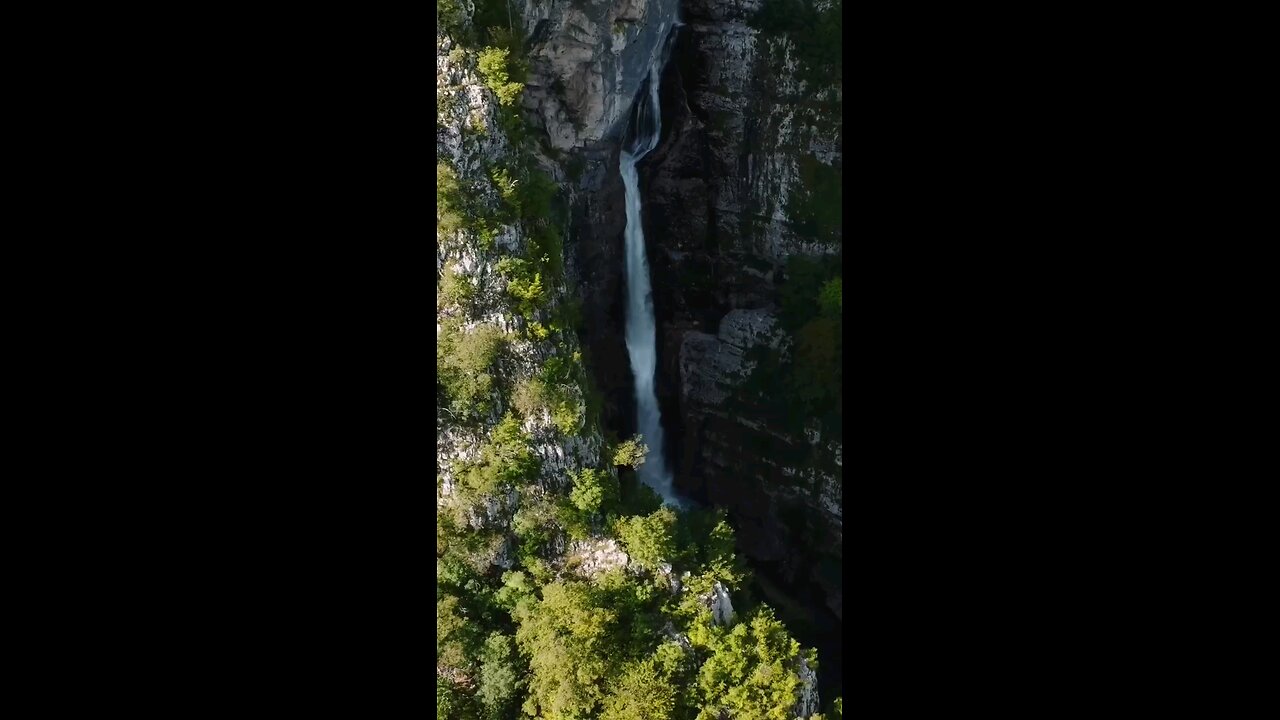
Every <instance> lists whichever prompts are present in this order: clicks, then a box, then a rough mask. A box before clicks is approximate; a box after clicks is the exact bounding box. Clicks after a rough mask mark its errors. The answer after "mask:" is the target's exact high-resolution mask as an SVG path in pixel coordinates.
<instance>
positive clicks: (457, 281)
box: [436, 265, 476, 311]
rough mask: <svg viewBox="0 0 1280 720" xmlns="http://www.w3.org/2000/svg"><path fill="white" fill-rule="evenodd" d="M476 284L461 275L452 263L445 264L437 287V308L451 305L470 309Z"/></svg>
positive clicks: (466, 309)
mask: <svg viewBox="0 0 1280 720" xmlns="http://www.w3.org/2000/svg"><path fill="white" fill-rule="evenodd" d="M475 294H476V286H475V285H472V284H471V281H470V280H469V279H468V278H467V276H465V275H460V274H458V272H457V271H456V270H454V269H453V266H452V265H445V267H444V272H443V273H442V274H441V275H440V285H439V287H438V288H437V289H436V309H437V310H440V309H442V308H445V307H449V306H458V307H461V308H462V309H463V310H464V311H469V310H470V308H471V301H472V299H473V298H474V297H475Z"/></svg>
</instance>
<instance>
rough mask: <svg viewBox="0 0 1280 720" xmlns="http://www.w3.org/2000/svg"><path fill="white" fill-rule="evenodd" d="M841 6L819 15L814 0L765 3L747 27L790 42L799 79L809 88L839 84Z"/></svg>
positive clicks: (832, 7)
mask: <svg viewBox="0 0 1280 720" xmlns="http://www.w3.org/2000/svg"><path fill="white" fill-rule="evenodd" d="M842 5H843V3H842V2H841V0H835V2H834V3H833V4H832V6H831V7H830V8H828V9H826V10H822V11H819V10H818V9H817V7H816V3H815V2H814V0H765V3H764V5H763V6H761V8H760V10H758V11H757V12H756V13H755V14H754V15H753V16H751V17H750V18H749V19H748V23H749V24H750V25H751V27H753V28H755V29H757V30H759V31H761V32H762V33H764V34H766V35H785V36H786V37H788V38H790V39H791V40H792V42H793V43H794V44H795V49H796V54H797V55H798V57H799V59H800V77H801V78H802V79H803V80H805V81H807V82H808V83H810V85H817V84H823V85H825V84H829V83H831V82H833V81H834V82H835V83H839V82H840V80H841V71H842V50H843V32H844V31H843V29H842V17H843V16H842V13H841V7H842ZM810 89H812V88H810Z"/></svg>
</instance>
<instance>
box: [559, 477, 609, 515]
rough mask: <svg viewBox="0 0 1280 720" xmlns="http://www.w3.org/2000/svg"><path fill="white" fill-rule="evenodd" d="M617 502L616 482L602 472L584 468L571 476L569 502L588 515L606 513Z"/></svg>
mask: <svg viewBox="0 0 1280 720" xmlns="http://www.w3.org/2000/svg"><path fill="white" fill-rule="evenodd" d="M617 501H618V480H617V478H615V477H613V476H612V475H610V474H609V473H607V472H605V471H604V470H596V469H593V468H584V469H583V470H581V471H579V472H578V473H576V474H574V475H573V490H571V491H570V492H569V502H571V503H572V504H573V506H574V507H575V508H577V509H578V510H581V511H582V512H584V513H587V514H588V515H592V514H595V513H599V512H607V511H608V510H609V509H610V508H612V507H613V506H614V504H615V503H617Z"/></svg>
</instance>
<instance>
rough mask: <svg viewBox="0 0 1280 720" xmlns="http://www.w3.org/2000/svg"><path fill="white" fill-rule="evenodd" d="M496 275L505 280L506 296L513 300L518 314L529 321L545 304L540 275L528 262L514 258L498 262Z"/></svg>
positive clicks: (544, 291)
mask: <svg viewBox="0 0 1280 720" xmlns="http://www.w3.org/2000/svg"><path fill="white" fill-rule="evenodd" d="M498 273H499V274H501V275H502V276H503V277H504V278H506V280H507V294H508V295H510V296H511V297H512V298H514V299H515V301H516V307H517V309H518V310H519V312H520V314H521V315H522V316H523V317H524V318H525V319H527V320H531V319H532V318H533V317H534V314H535V313H536V312H537V311H538V309H539V308H541V307H542V306H543V304H544V303H545V302H546V289H545V288H544V287H543V286H542V273H540V272H537V271H535V270H534V269H533V266H532V264H530V263H529V261H528V260H524V259H521V258H516V257H504V258H502V259H501V260H499V261H498Z"/></svg>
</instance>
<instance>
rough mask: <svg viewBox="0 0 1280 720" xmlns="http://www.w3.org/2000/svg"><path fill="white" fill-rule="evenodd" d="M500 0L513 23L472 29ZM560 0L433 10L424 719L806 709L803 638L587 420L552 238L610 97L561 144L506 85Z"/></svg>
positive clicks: (521, 89)
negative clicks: (433, 513)
mask: <svg viewBox="0 0 1280 720" xmlns="http://www.w3.org/2000/svg"><path fill="white" fill-rule="evenodd" d="M509 7H510V8H513V9H514V12H513V15H514V18H513V19H515V18H520V17H522V16H523V18H524V20H525V22H526V23H529V24H531V25H532V26H533V27H532V28H530V32H529V33H527V34H522V33H520V32H514V33H513V32H511V25H510V24H506V23H504V25H507V31H506V32H503V31H502V30H501V26H500V25H493V26H488V25H486V26H483V27H477V26H476V21H475V19H476V18H482V19H483V18H499V17H501V16H502V15H505V14H506V12H507V9H508V8H509ZM592 7H598V6H592ZM620 7H621V6H620ZM628 7H630V11H632V12H634V13H637V14H639V13H640V9H643V10H644V12H645V13H652V12H654V8H656V7H657V3H653V4H641V5H640V8H639V9H638V8H637V7H636V6H634V5H633V6H628ZM522 10H523V12H521V11H522ZM575 12H577V11H576V10H574V9H572V8H569V7H568V4H558V3H548V4H532V3H530V4H528V5H526V6H524V7H523V8H522V7H519V6H516V5H512V6H507V5H505V4H488V5H482V6H481V7H475V6H472V5H470V4H469V3H465V2H464V3H460V4H451V3H442V4H440V5H439V6H438V13H439V15H440V19H441V29H440V31H439V33H438V35H437V44H436V83H437V99H438V101H439V114H438V117H437V127H436V133H437V136H436V149H437V154H438V157H439V160H438V164H437V170H436V175H437V182H438V191H437V235H436V242H437V268H436V271H437V276H436V279H437V316H436V318H437V325H436V333H437V343H438V349H437V370H438V373H439V378H440V379H439V382H438V385H437V410H436V414H437V448H436V460H437V465H438V473H437V523H438V530H437V544H436V554H437V566H436V574H437V582H438V589H437V608H436V612H437V657H436V675H437V701H438V710H437V713H438V717H440V718H445V717H449V718H464V717H490V718H504V719H505V718H511V717H518V716H519V715H520V714H521V712H522V711H523V712H524V713H526V714H528V715H532V716H537V717H545V718H563V719H566V720H567V719H568V718H586V717H600V718H612V719H614V720H621V719H623V718H635V719H639V718H653V719H661V718H671V719H675V718H695V717H697V718H699V719H700V720H719V719H720V718H724V717H740V718H746V717H768V718H791V717H800V718H804V717H810V716H812V715H813V713H814V712H815V711H816V709H817V696H816V690H815V685H816V680H815V678H816V661H815V659H814V656H813V654H812V652H811V651H802V650H801V648H800V646H799V645H798V643H796V641H795V640H793V639H792V638H791V637H790V635H789V634H788V632H787V630H786V629H785V627H783V625H782V624H780V623H779V622H778V621H777V620H775V619H774V618H773V615H772V613H771V612H770V611H769V610H768V609H767V608H764V607H755V608H752V607H749V603H745V602H739V603H738V604H739V605H740V606H741V607H740V608H739V611H740V612H738V613H735V612H734V611H733V608H732V604H733V600H732V599H731V598H732V597H734V596H735V595H736V594H738V593H739V592H740V590H741V588H742V587H743V585H744V583H745V582H746V574H745V568H744V567H743V566H742V565H741V562H740V560H739V559H738V558H737V557H736V556H735V554H734V541H733V533H732V530H731V528H730V526H729V524H728V523H727V522H726V521H725V520H724V518H723V517H720V516H717V515H716V514H714V513H710V512H702V511H694V512H682V513H678V514H677V513H675V512H672V511H671V510H670V509H668V508H661V507H659V503H658V501H657V498H656V497H655V496H653V494H652V493H651V492H648V491H647V489H646V488H644V487H643V486H639V485H638V484H637V483H636V482H635V480H634V471H633V470H634V466H635V465H636V464H638V463H639V462H640V461H641V460H642V457H643V455H642V453H641V452H637V448H636V447H635V446H634V445H632V444H630V443H615V442H611V441H610V440H608V439H606V438H605V437H604V435H603V434H602V432H601V429H600V428H601V423H600V415H601V414H602V410H601V403H600V402H599V400H598V398H599V393H598V392H597V391H595V390H593V388H592V383H591V381H590V378H589V375H588V373H587V370H586V367H585V364H584V359H583V357H582V346H581V345H580V343H579V332H580V330H581V313H580V310H579V307H580V306H579V302H578V300H577V298H578V295H577V292H576V288H579V287H582V286H583V284H584V282H585V281H584V277H583V274H582V271H581V263H579V262H577V258H578V257H581V256H582V255H580V254H575V253H574V252H572V251H566V250H565V247H564V245H565V240H566V230H565V229H566V228H567V227H569V226H570V224H571V223H572V220H573V218H574V217H580V216H581V215H582V213H584V212H588V211H584V210H583V204H584V202H583V199H584V197H587V196H590V195H591V193H597V194H598V193H600V192H601V188H603V187H605V183H604V182H603V180H602V176H601V178H600V179H599V180H597V182H596V184H595V185H594V186H592V185H591V184H590V183H586V184H583V183H575V182H573V181H571V180H569V178H570V176H571V175H572V174H573V173H571V172H569V168H570V167H580V166H581V165H583V164H586V163H588V162H590V163H594V164H596V165H598V166H604V165H607V163H608V161H607V160H605V159H604V158H605V157H607V155H608V152H609V150H608V143H609V140H608V138H609V137H610V133H612V132H614V129H613V128H611V127H608V125H609V123H610V122H611V121H610V117H612V116H613V115H617V116H619V117H620V116H621V113H614V112H613V111H612V110H608V109H607V108H609V107H611V106H610V105H609V104H608V103H605V104H604V105H603V107H604V108H606V109H604V110H601V111H600V112H599V113H598V114H596V115H588V116H589V117H594V118H595V119H594V120H593V121H592V124H591V125H590V127H586V128H584V129H583V131H581V132H579V131H575V132H576V133H577V134H576V135H575V142H577V141H582V142H584V143H589V142H590V140H582V138H584V137H585V138H591V137H593V136H594V137H595V138H597V141H596V143H597V144H596V145H595V146H594V147H591V148H588V147H586V146H585V144H584V145H583V146H581V147H579V146H574V149H573V151H572V152H570V153H563V154H562V153H561V152H560V151H558V150H557V148H556V147H555V145H554V143H553V142H552V140H551V137H552V136H551V135H550V134H543V133H542V132H541V130H542V128H541V127H530V126H529V125H527V124H526V119H528V117H529V116H527V115H525V116H522V114H521V112H520V109H521V108H522V107H524V108H525V109H526V110H532V111H533V112H534V113H535V115H534V117H537V115H536V113H537V112H538V111H539V108H542V107H545V103H546V102H547V100H546V98H540V99H536V100H535V102H533V103H528V102H526V96H527V93H529V89H528V88H529V87H531V86H532V85H533V82H534V78H535V77H537V74H538V72H539V70H538V68H539V67H540V65H539V62H538V60H537V58H539V57H545V53H544V52H543V51H545V49H546V46H547V43H548V42H551V41H552V39H554V38H555V37H558V35H557V31H555V30H554V28H555V18H557V17H561V15H557V14H556V13H562V16H563V17H577V16H576V15H574V13H575ZM649 17H653V16H652V15H649ZM542 22H547V23H549V25H543V26H542V27H543V28H544V29H543V31H542V32H543V33H544V34H545V37H544V38H543V39H542V40H541V41H540V42H536V43H535V42H533V40H534V39H535V38H534V35H536V32H535V31H536V28H537V26H538V24H539V23H542ZM580 24H581V23H580V22H576V23H568V24H566V25H564V26H563V27H569V26H570V25H572V26H573V27H579V26H580ZM658 25H659V26H660V25H661V23H658ZM485 27H497V28H498V29H497V30H493V31H490V30H487V29H485ZM549 27H550V28H551V29H547V28H549ZM636 32H637V35H636V36H637V37H639V38H643V37H646V35H645V32H646V31H645V29H644V28H640V29H638V30H637V31H636ZM652 34H653V35H654V36H657V35H658V34H657V33H652ZM530 48H531V49H530ZM636 52H637V57H643V56H644V53H643V52H641V51H640V50H637V51H636ZM531 66H532V69H531ZM619 67H623V68H624V72H623V75H624V76H625V62H624V63H622V64H620V65H619ZM526 82H527V83H528V84H529V85H528V86H526V84H525V83H526ZM626 85H627V83H626V78H625V77H624V78H623V81H622V82H616V83H615V84H614V85H613V86H612V87H614V88H615V90H614V92H619V90H617V88H622V87H625V86H626ZM636 87H638V85H637V86H636ZM546 97H551V96H550V95H548V96H546ZM556 97H557V98H558V99H557V102H559V103H561V106H567V107H573V103H574V102H575V100H574V99H573V98H572V97H568V96H566V94H565V93H563V92H557V93H556ZM631 99H633V98H628V102H630V100H631ZM578 100H579V101H580V100H581V98H578ZM530 104H532V106H533V107H532V108H530V107H529V105H530ZM543 117H544V118H545V115H544V116H543ZM615 142H616V141H615ZM613 152H614V153H615V154H616V145H615V146H614V149H613ZM593 153H594V154H593ZM613 162H615V163H616V155H615V159H614V160H613ZM615 170H616V168H615ZM582 241H583V237H582V236H581V235H578V234H575V235H573V236H571V243H573V244H581V243H582ZM586 256H587V257H590V254H589V253H588V254H586ZM618 337H620V335H619V336H618ZM600 342H601V344H602V345H603V344H607V340H603V341H600ZM628 465H629V466H630V467H629V468H628V467H624V466H628ZM620 468H621V470H622V472H619V470H620ZM814 717H816V716H814Z"/></svg>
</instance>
